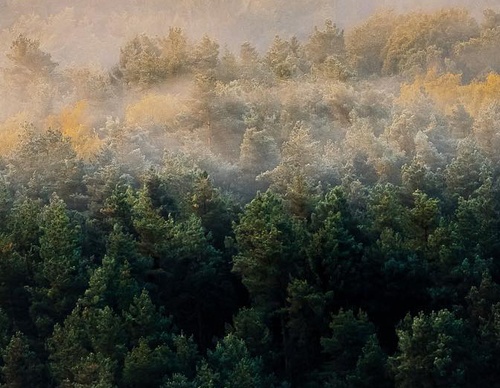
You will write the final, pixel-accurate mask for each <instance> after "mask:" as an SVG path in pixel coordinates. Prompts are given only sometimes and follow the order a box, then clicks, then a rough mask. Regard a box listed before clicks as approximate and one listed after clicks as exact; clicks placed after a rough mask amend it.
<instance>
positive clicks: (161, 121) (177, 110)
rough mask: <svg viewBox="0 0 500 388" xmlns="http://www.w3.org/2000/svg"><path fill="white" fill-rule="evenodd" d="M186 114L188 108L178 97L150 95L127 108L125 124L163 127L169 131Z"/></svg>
mask: <svg viewBox="0 0 500 388" xmlns="http://www.w3.org/2000/svg"><path fill="white" fill-rule="evenodd" d="M185 112H186V106H185V105H184V104H183V103H182V101H181V100H180V99H179V98H178V97H176V96H173V95H171V94H166V95H163V94H155V93H150V94H148V95H146V96H144V97H143V98H142V99H141V100H139V101H137V102H135V103H133V104H130V105H129V106H128V107H127V110H126V113H125V122H126V124H127V125H129V126H139V127H150V126H163V127H165V128H166V129H167V128H170V127H172V126H174V125H175V123H176V118H177V117H178V115H180V114H182V113H185Z"/></svg>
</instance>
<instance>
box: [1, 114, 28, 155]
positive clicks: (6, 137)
mask: <svg viewBox="0 0 500 388" xmlns="http://www.w3.org/2000/svg"><path fill="white" fill-rule="evenodd" d="M29 121H30V120H29V117H28V115H27V114H26V113H25V112H21V113H18V114H16V115H14V116H11V117H9V118H8V119H7V120H5V121H4V122H3V123H1V124H0V155H2V156H5V155H8V154H9V153H10V152H11V151H12V150H14V149H15V148H16V147H17V145H18V144H19V142H20V140H21V134H22V132H23V124H24V123H26V122H29Z"/></svg>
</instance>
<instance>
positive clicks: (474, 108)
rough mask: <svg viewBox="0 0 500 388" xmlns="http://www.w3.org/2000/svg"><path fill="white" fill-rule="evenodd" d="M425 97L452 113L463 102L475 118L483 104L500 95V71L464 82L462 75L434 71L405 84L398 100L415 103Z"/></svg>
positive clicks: (405, 104)
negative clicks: (482, 78) (467, 82)
mask: <svg viewBox="0 0 500 388" xmlns="http://www.w3.org/2000/svg"><path fill="white" fill-rule="evenodd" d="M422 96H425V97H427V98H430V99H431V100H432V102H433V103H434V104H435V106H436V107H437V108H438V109H440V110H441V111H442V112H443V113H445V114H451V113H452V112H453V109H454V108H455V107H456V106H457V105H463V106H464V107H465V109H466V110H467V112H468V113H469V114H470V115H471V116H472V117H477V115H478V113H479V111H480V110H481V108H482V107H484V106H486V105H488V104H491V103H492V102H494V101H497V100H498V99H499V98H500V74H497V73H490V74H489V75H488V76H487V77H486V79H485V80H480V81H473V82H471V83H470V84H467V85H462V82H461V76H460V74H451V73H445V74H438V73H437V72H436V71H435V70H430V71H428V72H427V73H426V74H424V75H420V76H417V77H415V80H414V81H413V82H412V83H410V84H403V85H402V86H401V92H400V95H399V98H398V99H397V101H396V102H397V103H398V104H400V105H403V106H410V105H413V104H415V103H416V102H417V101H418V100H419V99H420V98H422Z"/></svg>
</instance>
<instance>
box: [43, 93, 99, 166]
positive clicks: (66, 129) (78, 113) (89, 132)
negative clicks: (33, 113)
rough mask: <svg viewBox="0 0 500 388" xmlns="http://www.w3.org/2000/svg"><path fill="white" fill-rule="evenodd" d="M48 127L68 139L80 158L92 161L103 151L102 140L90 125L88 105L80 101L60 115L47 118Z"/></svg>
mask: <svg viewBox="0 0 500 388" xmlns="http://www.w3.org/2000/svg"><path fill="white" fill-rule="evenodd" d="M47 126H48V127H50V128H54V129H58V130H60V131H61V133H62V134H63V135H64V136H66V137H68V138H69V139H70V141H71V144H72V146H73V148H74V150H75V152H76V154H77V155H78V157H79V158H81V159H85V160H91V159H92V158H93V157H94V156H95V155H96V154H97V153H98V152H99V151H100V149H101V147H102V140H101V139H99V137H98V136H97V134H96V133H95V131H94V129H92V127H91V126H90V125H89V119H88V103H87V101H85V100H81V101H78V102H77V103H76V104H75V105H72V106H69V107H66V108H64V109H63V110H62V111H61V112H60V113H59V114H58V115H54V116H49V117H48V118H47Z"/></svg>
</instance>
